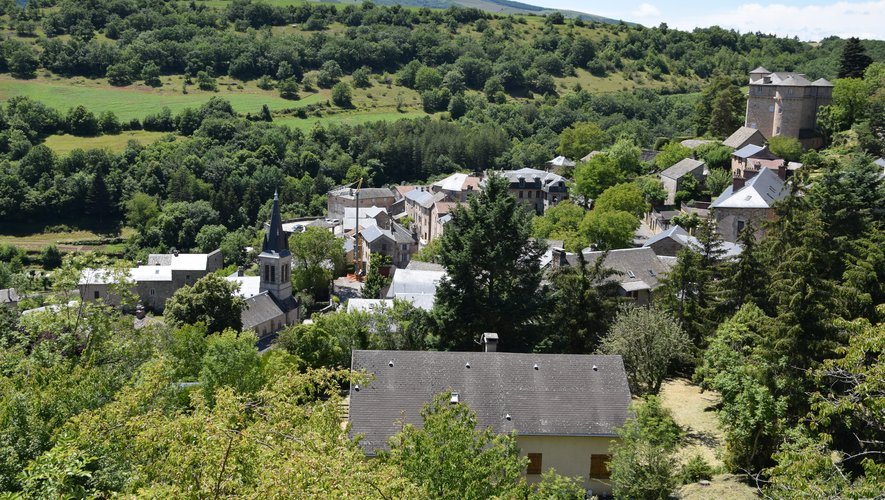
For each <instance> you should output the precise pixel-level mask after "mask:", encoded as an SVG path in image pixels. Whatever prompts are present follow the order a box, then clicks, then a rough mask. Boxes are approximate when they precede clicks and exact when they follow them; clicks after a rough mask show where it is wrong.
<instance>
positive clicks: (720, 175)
mask: <svg viewBox="0 0 885 500" xmlns="http://www.w3.org/2000/svg"><path fill="white" fill-rule="evenodd" d="M732 179H733V176H732V174H731V170H726V169H724V168H711V169H710V173H709V174H708V175H707V178H706V180H705V181H704V185H705V186H706V188H707V192H708V193H710V196H711V197H712V198H713V199H714V200H715V199H716V197H717V196H719V195H720V194H722V192H723V191H725V190H726V189H728V186H730V185H731V183H732Z"/></svg>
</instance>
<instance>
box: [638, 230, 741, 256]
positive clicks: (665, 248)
mask: <svg viewBox="0 0 885 500" xmlns="http://www.w3.org/2000/svg"><path fill="white" fill-rule="evenodd" d="M642 246H644V247H647V248H651V249H652V251H654V253H655V255H657V256H658V257H676V254H677V253H678V252H679V250H682V249H683V248H690V249H692V250H695V251H700V250H701V248H703V246H702V245H701V242H700V241H698V239H697V238H695V237H694V236H692V235H690V234H688V232H687V231H686V230H685V229H682V228H681V227H679V226H673V227H671V228H670V229H668V230H666V231H663V232H661V233H658V234H656V235H654V236H652V237H651V238H649V239H648V240H647V241H646V242H645V243H644V244H643V245H642ZM719 249H720V250H722V251H723V252H724V253H723V255H722V257H723V258H724V259H731V258H733V257H736V256H738V255H740V253H741V251H742V250H743V249H742V248H741V246H740V245H738V244H737V243H731V242H728V241H723V242H721V244H720V245H719Z"/></svg>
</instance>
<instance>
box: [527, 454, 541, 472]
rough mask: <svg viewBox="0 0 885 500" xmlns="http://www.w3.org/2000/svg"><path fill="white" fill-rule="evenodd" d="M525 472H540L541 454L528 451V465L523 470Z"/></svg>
mask: <svg viewBox="0 0 885 500" xmlns="http://www.w3.org/2000/svg"><path fill="white" fill-rule="evenodd" d="M525 473H526V474H540V473H541V454H540V453H529V466H528V469H526V471H525Z"/></svg>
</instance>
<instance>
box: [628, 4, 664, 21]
mask: <svg viewBox="0 0 885 500" xmlns="http://www.w3.org/2000/svg"><path fill="white" fill-rule="evenodd" d="M630 14H632V15H633V17H636V18H645V17H655V16H660V15H661V11H660V10H659V9H658V8H657V7H655V6H654V5H652V4H650V3H643V4H640V5H639V7H637V8H636V10H634V11H633V12H631V13H630Z"/></svg>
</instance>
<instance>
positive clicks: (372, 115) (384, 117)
mask: <svg viewBox="0 0 885 500" xmlns="http://www.w3.org/2000/svg"><path fill="white" fill-rule="evenodd" d="M424 116H430V115H428V114H427V113H424V112H422V111H408V112H405V113H398V112H396V111H387V112H385V111H382V112H368V113H343V114H337V115H327V116H311V117H308V118H296V117H294V116H287V117H283V118H276V119H274V125H286V126H288V127H291V128H295V129H300V130H303V131H308V130H310V129H312V128H313V126H314V125H315V124H317V123H322V124H327V123H344V124H347V125H359V124H362V123H368V122H376V121H383V122H390V121H396V120H401V119H414V118H421V117H424Z"/></svg>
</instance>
